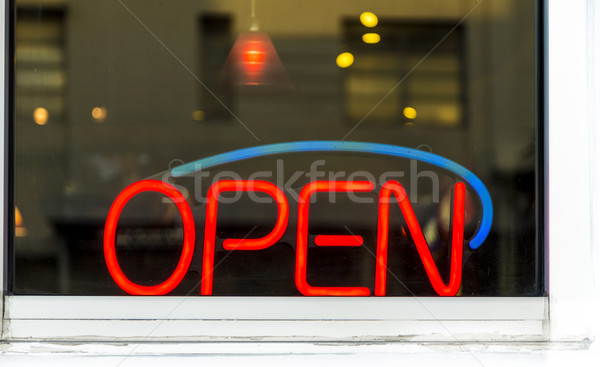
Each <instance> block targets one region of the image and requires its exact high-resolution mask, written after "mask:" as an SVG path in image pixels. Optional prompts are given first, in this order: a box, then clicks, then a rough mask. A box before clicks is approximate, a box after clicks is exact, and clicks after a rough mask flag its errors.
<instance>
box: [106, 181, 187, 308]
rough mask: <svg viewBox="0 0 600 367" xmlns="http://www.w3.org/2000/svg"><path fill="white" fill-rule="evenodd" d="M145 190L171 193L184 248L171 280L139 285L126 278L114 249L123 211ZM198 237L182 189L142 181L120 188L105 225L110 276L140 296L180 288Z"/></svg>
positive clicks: (168, 194) (167, 194) (155, 182)
mask: <svg viewBox="0 0 600 367" xmlns="http://www.w3.org/2000/svg"><path fill="white" fill-rule="evenodd" d="M144 191H156V192H160V193H161V194H164V195H166V196H168V197H169V199H171V200H173V202H174V203H175V204H176V205H177V209H179V213H180V214H181V220H182V222H183V250H182V252H181V257H180V258H179V263H178V264H177V267H176V268H175V271H174V272H173V274H171V276H170V277H169V279H167V280H166V281H165V282H164V283H161V284H159V285H152V286H143V285H138V284H135V283H133V282H132V281H130V280H129V279H127V277H126V276H125V274H123V271H122V270H121V268H120V267H119V262H118V260H117V254H116V250H115V235H116V234H117V224H118V222H119V216H120V215H121V211H122V210H123V208H124V207H125V204H127V202H128V201H129V200H130V199H131V198H132V197H134V196H135V195H137V194H139V193H141V192H144ZM195 239H196V229H195V227H194V218H193V216H192V210H191V209H190V206H189V205H188V203H187V201H186V200H185V198H184V197H183V195H182V194H181V192H179V191H178V190H177V189H176V188H175V187H173V186H172V185H170V184H168V183H166V182H162V181H157V180H142V181H138V182H136V183H134V184H131V185H129V186H127V187H126V188H125V189H124V190H123V191H121V193H120V194H119V196H117V198H116V199H115V201H114V203H113V205H112V206H111V207H110V211H109V212H108V217H107V218H106V227H105V228H104V258H105V259H106V265H107V266H108V271H109V272H110V275H111V276H112V277H113V279H114V280H115V282H116V283H117V285H118V286H119V287H121V289H123V290H124V291H125V292H127V293H129V294H133V295H138V296H160V295H163V294H167V293H169V292H170V291H172V290H173V289H174V288H175V287H177V285H179V283H180V282H181V280H182V279H183V277H184V276H185V274H186V273H187V270H188V268H189V267H190V263H191V262H192V255H193V254H194V241H195Z"/></svg>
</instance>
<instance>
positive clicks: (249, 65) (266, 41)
mask: <svg viewBox="0 0 600 367" xmlns="http://www.w3.org/2000/svg"><path fill="white" fill-rule="evenodd" d="M252 20H253V22H252V23H253V24H252V27H251V28H250V31H247V32H242V33H240V34H239V35H238V37H237V39H236V40H235V43H234V44H233V47H232V48H231V51H230V52H229V56H227V59H226V60H225V65H224V66H223V69H222V70H221V74H220V75H219V84H225V85H227V86H233V87H248V88H250V87H263V88H264V87H266V88H271V89H277V90H280V89H290V90H291V89H294V87H293V85H292V82H291V81H290V78H289V77H288V75H287V72H286V71H285V69H284V67H283V64H282V63H281V60H280V59H279V55H278V54H277V51H276V50H275V47H274V46H273V42H272V41H271V38H270V37H269V36H268V35H267V34H266V33H265V32H260V31H258V25H257V23H256V18H255V17H254V2H252Z"/></svg>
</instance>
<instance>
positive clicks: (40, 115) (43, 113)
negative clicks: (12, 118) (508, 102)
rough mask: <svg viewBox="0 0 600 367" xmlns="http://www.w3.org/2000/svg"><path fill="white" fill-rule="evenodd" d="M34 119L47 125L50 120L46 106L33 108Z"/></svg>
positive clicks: (40, 123)
mask: <svg viewBox="0 0 600 367" xmlns="http://www.w3.org/2000/svg"><path fill="white" fill-rule="evenodd" d="M33 121H35V123H36V124H38V125H41V126H43V125H46V123H47V122H48V110H47V109H45V108H44V107H38V108H36V109H35V110H33Z"/></svg>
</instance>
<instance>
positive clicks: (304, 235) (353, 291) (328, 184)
mask: <svg viewBox="0 0 600 367" xmlns="http://www.w3.org/2000/svg"><path fill="white" fill-rule="evenodd" d="M373 187H374V185H373V183H372V182H369V181H314V182H311V183H309V184H307V185H306V186H304V188H303V189H302V191H301V192H300V198H299V203H298V232H297V242H296V274H295V280H296V287H297V288H298V290H299V291H300V292H301V293H302V294H303V295H305V296H368V295H369V294H370V291H369V288H366V287H313V286H310V285H309V284H308V282H307V281H306V266H307V264H306V263H307V254H308V212H309V206H310V197H311V196H312V194H314V193H316V192H348V191H357V192H368V191H371V190H373Z"/></svg>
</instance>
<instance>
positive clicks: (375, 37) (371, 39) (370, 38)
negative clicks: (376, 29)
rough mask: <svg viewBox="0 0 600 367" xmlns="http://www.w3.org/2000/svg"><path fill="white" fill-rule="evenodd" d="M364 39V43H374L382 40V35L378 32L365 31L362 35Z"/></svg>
mask: <svg viewBox="0 0 600 367" xmlns="http://www.w3.org/2000/svg"><path fill="white" fill-rule="evenodd" d="M362 40H363V42H364V43H369V44H374V43H378V42H379V41H381V36H380V35H379V34H377V33H365V34H363V36H362Z"/></svg>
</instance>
